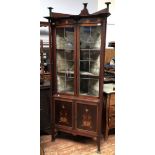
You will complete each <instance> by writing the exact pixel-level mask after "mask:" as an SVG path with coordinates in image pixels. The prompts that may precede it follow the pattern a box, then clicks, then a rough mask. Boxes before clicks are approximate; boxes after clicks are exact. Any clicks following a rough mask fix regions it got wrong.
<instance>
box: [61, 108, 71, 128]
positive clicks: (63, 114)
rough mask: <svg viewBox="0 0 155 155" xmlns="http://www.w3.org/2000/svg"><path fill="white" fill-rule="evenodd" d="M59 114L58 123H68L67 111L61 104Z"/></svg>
mask: <svg viewBox="0 0 155 155" xmlns="http://www.w3.org/2000/svg"><path fill="white" fill-rule="evenodd" d="M59 115H60V120H59V122H60V123H63V124H66V125H67V124H69V122H68V113H67V111H66V109H65V106H64V105H63V106H62V109H61V111H60V113H59Z"/></svg>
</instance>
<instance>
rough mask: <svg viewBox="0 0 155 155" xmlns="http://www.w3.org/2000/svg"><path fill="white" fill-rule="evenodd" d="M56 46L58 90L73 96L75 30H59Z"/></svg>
mask: <svg viewBox="0 0 155 155" xmlns="http://www.w3.org/2000/svg"><path fill="white" fill-rule="evenodd" d="M56 44H57V45H56V47H57V50H56V52H57V54H56V61H57V87H58V88H57V90H58V92H62V93H71V94H73V93H74V89H73V88H74V50H73V49H74V28H71V27H70V28H57V29H56ZM62 77H63V78H62Z"/></svg>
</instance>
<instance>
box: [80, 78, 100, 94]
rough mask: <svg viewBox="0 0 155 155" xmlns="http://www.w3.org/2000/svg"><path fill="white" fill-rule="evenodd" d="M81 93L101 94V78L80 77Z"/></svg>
mask: <svg viewBox="0 0 155 155" xmlns="http://www.w3.org/2000/svg"><path fill="white" fill-rule="evenodd" d="M80 95H91V96H98V95H99V79H96V78H86V77H84V78H83V77H82V76H81V78H80Z"/></svg>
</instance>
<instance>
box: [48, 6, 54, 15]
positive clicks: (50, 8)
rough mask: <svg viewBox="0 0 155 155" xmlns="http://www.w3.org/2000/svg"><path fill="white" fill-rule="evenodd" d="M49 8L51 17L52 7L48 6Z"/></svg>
mask: <svg viewBox="0 0 155 155" xmlns="http://www.w3.org/2000/svg"><path fill="white" fill-rule="evenodd" d="M48 9H49V16H50V17H51V15H52V9H53V8H52V7H48Z"/></svg>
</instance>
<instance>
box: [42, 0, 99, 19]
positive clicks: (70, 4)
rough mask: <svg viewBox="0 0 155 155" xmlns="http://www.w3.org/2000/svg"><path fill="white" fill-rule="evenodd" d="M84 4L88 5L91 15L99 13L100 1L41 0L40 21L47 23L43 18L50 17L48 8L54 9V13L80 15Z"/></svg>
mask: <svg viewBox="0 0 155 155" xmlns="http://www.w3.org/2000/svg"><path fill="white" fill-rule="evenodd" d="M84 2H87V3H88V6H87V7H88V10H89V13H93V12H96V11H97V8H98V5H97V4H98V3H97V2H98V0H40V20H41V21H47V19H44V18H43V17H45V16H48V15H49V11H48V9H47V7H53V8H54V9H53V12H61V13H69V14H80V12H81V10H82V9H83V3H84Z"/></svg>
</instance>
